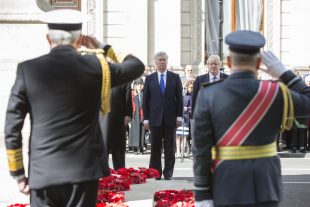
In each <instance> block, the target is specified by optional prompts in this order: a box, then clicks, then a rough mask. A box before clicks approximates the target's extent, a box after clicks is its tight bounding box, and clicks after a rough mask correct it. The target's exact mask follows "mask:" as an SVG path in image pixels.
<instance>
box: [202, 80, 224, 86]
mask: <svg viewBox="0 0 310 207" xmlns="http://www.w3.org/2000/svg"><path fill="white" fill-rule="evenodd" d="M222 81H224V79H220V80H218V81H215V82H204V83H201V84H200V87H204V88H205V87H207V86H211V85H214V84H217V83H220V82H222Z"/></svg>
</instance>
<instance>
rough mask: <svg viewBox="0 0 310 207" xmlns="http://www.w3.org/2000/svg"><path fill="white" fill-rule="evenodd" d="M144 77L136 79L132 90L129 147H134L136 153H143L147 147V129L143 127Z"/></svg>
mask: <svg viewBox="0 0 310 207" xmlns="http://www.w3.org/2000/svg"><path fill="white" fill-rule="evenodd" d="M143 86H144V84H143V79H142V78H139V79H137V80H135V81H134V90H133V91H132V121H131V128H130V130H129V142H128V143H129V144H128V146H129V147H133V149H134V151H135V152H136V154H139V153H141V154H143V151H144V147H145V138H144V135H145V129H144V127H143V108H142V100H143Z"/></svg>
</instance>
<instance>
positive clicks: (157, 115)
mask: <svg viewBox="0 0 310 207" xmlns="http://www.w3.org/2000/svg"><path fill="white" fill-rule="evenodd" d="M166 78H167V79H166V88H165V95H162V93H161V90H160V86H159V82H158V75H157V72H155V73H152V74H151V75H148V76H146V78H145V85H144V90H143V111H144V120H149V124H150V126H151V127H159V126H161V124H162V121H164V124H165V125H166V126H175V125H176V119H177V117H182V116H183V96H182V83H181V79H180V76H179V75H178V74H175V73H173V72H170V71H167V77H166Z"/></svg>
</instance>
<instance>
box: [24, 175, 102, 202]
mask: <svg viewBox="0 0 310 207" xmlns="http://www.w3.org/2000/svg"><path fill="white" fill-rule="evenodd" d="M47 179H48V178H47ZM97 193H98V180H92V181H86V182H81V183H76V184H64V185H58V186H50V187H46V188H43V189H37V190H31V192H30V203H31V207H71V206H75V207H92V206H93V207H95V206H96V203H97Z"/></svg>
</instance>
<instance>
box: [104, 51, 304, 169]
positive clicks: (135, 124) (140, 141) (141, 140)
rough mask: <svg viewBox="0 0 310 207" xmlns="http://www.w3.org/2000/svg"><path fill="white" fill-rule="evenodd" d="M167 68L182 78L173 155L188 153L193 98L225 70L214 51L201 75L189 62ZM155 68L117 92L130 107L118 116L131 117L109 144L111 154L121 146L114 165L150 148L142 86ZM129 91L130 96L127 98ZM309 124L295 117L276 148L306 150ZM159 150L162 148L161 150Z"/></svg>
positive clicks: (189, 152) (282, 134)
mask: <svg viewBox="0 0 310 207" xmlns="http://www.w3.org/2000/svg"><path fill="white" fill-rule="evenodd" d="M167 70H168V71H171V72H174V73H176V74H179V76H180V79H181V81H182V95H183V117H182V125H181V126H180V127H178V128H177V129H176V134H175V140H176V141H175V158H180V157H182V156H191V143H192V140H191V123H190V120H191V118H192V115H193V110H194V107H195V101H196V98H197V93H198V90H199V88H200V85H201V84H202V83H207V82H214V81H219V80H222V79H225V78H227V77H228V74H226V73H224V72H223V71H226V70H224V68H223V64H222V61H221V60H220V57H219V56H217V55H211V56H210V57H209V58H206V65H205V67H204V73H203V74H202V75H198V71H197V70H195V69H194V67H193V66H192V65H185V66H184V67H182V68H181V69H180V68H177V69H174V68H173V67H172V66H169V65H167ZM156 72H157V68H156V65H154V66H145V71H144V74H143V75H142V76H141V77H140V78H138V79H136V80H135V81H133V82H132V83H130V84H128V85H127V87H125V88H127V89H128V90H127V92H126V93H123V94H122V95H121V96H122V98H121V96H120V94H119V96H117V101H120V100H122V102H123V109H124V108H128V109H129V110H130V113H127V115H125V114H123V115H120V116H122V117H126V116H127V117H130V121H125V127H124V129H125V131H126V133H125V134H123V135H122V136H121V137H122V139H123V141H122V142H120V143H121V144H117V143H119V141H120V140H119V137H114V136H113V137H114V138H113V139H114V141H113V142H115V145H109V146H110V147H111V150H110V153H112V157H113V149H114V148H115V146H117V147H119V146H121V148H123V150H122V151H123V155H122V157H123V158H122V161H121V163H122V164H121V165H117V164H116V165H115V166H119V167H125V151H127V152H129V153H133V154H144V153H145V152H146V151H148V150H150V149H151V140H152V135H151V132H150V130H147V129H145V128H144V124H143V120H144V115H143V90H144V83H145V78H146V77H147V76H148V75H151V74H153V73H156ZM295 72H296V73H297V74H299V73H298V71H297V70H295ZM258 78H259V79H268V78H270V77H266V75H263V73H259V74H258ZM300 78H302V79H303V80H304V81H305V83H306V84H307V85H308V86H310V74H306V75H303V76H300ZM129 90H130V91H129ZM129 94H130V99H129V98H128V97H129ZM126 97H127V98H126ZM112 105H114V104H112ZM127 112H128V111H127ZM118 119H119V120H122V119H121V118H120V117H118ZM309 128H310V121H309V118H308V117H295V119H294V125H293V128H292V129H291V130H290V131H285V132H283V133H279V135H278V151H283V150H288V151H289V152H291V153H296V152H301V153H306V152H307V151H309V150H310V146H309V142H310V140H309V134H310V133H309V131H310V129H309ZM116 129H117V130H116V131H118V129H119V128H118V127H116ZM111 140H112V137H111ZM162 151H163V152H164V150H162ZM114 154H115V152H114ZM113 162H114V161H113ZM115 166H114V168H116V169H118V168H119V167H115Z"/></svg>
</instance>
